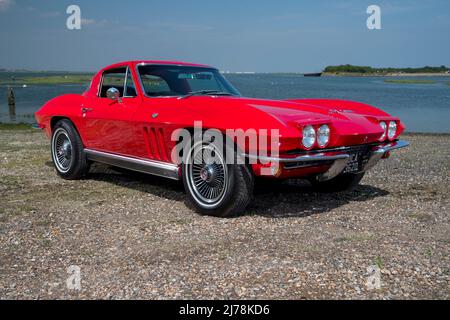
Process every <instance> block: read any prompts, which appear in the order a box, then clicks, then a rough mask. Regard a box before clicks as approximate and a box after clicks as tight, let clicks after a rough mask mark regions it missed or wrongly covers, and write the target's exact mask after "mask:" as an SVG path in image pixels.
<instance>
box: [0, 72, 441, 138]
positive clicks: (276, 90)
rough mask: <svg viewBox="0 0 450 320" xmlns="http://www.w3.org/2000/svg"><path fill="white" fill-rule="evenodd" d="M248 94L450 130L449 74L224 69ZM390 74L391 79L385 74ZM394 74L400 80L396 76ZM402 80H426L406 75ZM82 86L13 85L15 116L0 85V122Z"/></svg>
mask: <svg viewBox="0 0 450 320" xmlns="http://www.w3.org/2000/svg"><path fill="white" fill-rule="evenodd" d="M226 77H227V78H228V79H229V80H230V81H231V82H232V83H233V85H234V86H235V87H236V88H237V89H238V90H239V91H240V92H241V93H242V95H244V96H247V97H255V98H267V99H292V98H337V99H347V100H355V101H360V102H364V103H367V104H370V105H373V106H376V107H378V108H381V109H383V110H385V111H386V112H388V113H390V114H392V115H394V116H398V117H400V118H401V119H402V121H403V122H404V123H405V124H406V127H407V131H410V132H434V133H450V125H449V119H450V86H449V85H448V83H449V82H450V77H426V78H425V79H426V80H432V81H433V82H434V83H432V84H397V83H386V82H384V80H385V79H387V78H381V77H320V78H313V77H303V76H300V75H274V74H228V75H226ZM389 79H391V78H389ZM395 79H402V78H401V77H395ZM405 79H424V78H412V77H405ZM85 89H86V85H49V86H47V85H39V86H28V87H26V88H22V87H14V94H15V97H16V118H15V120H14V119H11V118H10V115H9V111H8V110H9V109H8V103H7V87H6V86H0V122H11V121H15V122H29V123H32V122H34V121H35V120H34V116H33V113H34V112H35V111H36V110H38V109H39V108H40V107H41V106H42V105H43V104H44V103H45V102H46V101H48V100H50V99H51V98H53V97H56V96H58V95H61V94H66V93H81V92H83V91H84V90H85Z"/></svg>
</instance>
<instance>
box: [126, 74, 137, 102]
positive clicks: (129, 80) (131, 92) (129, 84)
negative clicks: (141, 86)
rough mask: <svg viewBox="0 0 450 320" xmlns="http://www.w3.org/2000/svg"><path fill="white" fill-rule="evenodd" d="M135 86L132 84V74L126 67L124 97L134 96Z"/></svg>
mask: <svg viewBox="0 0 450 320" xmlns="http://www.w3.org/2000/svg"><path fill="white" fill-rule="evenodd" d="M136 96H137V94H136V87H135V85H134V81H133V76H132V74H131V70H130V68H128V69H127V79H126V81H125V93H124V97H130V98H131V97H136Z"/></svg>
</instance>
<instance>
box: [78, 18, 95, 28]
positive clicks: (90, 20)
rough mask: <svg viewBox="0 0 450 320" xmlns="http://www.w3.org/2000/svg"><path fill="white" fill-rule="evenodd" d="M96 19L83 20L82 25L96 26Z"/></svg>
mask: <svg viewBox="0 0 450 320" xmlns="http://www.w3.org/2000/svg"><path fill="white" fill-rule="evenodd" d="M95 22H96V21H95V19H81V25H84V26H88V25H90V24H95Z"/></svg>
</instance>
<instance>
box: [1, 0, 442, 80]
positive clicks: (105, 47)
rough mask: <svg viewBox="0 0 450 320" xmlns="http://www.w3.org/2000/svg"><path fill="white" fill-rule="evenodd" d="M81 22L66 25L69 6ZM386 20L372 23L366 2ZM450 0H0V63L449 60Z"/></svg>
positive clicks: (251, 67)
mask: <svg viewBox="0 0 450 320" xmlns="http://www.w3.org/2000/svg"><path fill="white" fill-rule="evenodd" d="M71 4H77V5H79V6H80V8H81V16H82V19H83V25H82V29H81V30H68V29H67V28H66V19H67V17H68V15H67V14H66V8H67V6H69V5H71ZM371 4H376V5H378V6H380V8H381V14H382V16H381V18H382V29H381V30H368V29H367V27H366V20H367V17H368V14H367V13H366V9H367V6H368V5H371ZM449 34H450V1H448V0H409V1H408V0H398V1H379V0H370V1H364V0H353V1H318V0H316V1H301V0H280V1H273V0H271V1H266V0H257V1H256V0H239V1H236V0H226V1H225V0H222V1H216V0H209V1H206V0H190V1H189V0H188V1H178V0H165V1H159V0H156V1H148V0H147V1H144V0H135V1H134V0H129V1H123V0H122V1H114V0H110V1H106V0H95V1H87V0H84V1H74V0H72V1H66V0H39V1H36V0H0V42H1V50H0V68H8V69H12V68H26V69H32V70H68V71H75V70H76V71H95V70H97V69H99V68H101V67H103V66H105V65H108V64H110V63H113V62H117V61H122V60H130V59H164V60H166V59H167V60H182V61H189V62H198V63H205V64H210V65H214V66H216V67H219V68H220V69H221V70H230V71H257V72H288V71H293V72H310V71H319V70H322V68H323V67H324V66H326V65H332V64H344V63H350V64H358V65H371V66H393V67H406V66H412V67H415V66H424V65H442V64H445V65H447V66H450V41H449Z"/></svg>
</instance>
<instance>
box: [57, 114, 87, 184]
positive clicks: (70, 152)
mask: <svg viewBox="0 0 450 320" xmlns="http://www.w3.org/2000/svg"><path fill="white" fill-rule="evenodd" d="M51 153H52V160H53V164H54V166H55V169H56V172H57V174H58V175H59V176H60V177H62V178H64V179H67V180H75V179H80V178H82V177H84V176H85V175H86V174H87V173H88V172H89V167H90V165H89V162H88V161H87V159H86V154H85V153H84V147H83V143H82V141H81V138H80V135H79V134H78V131H77V130H76V129H75V126H74V125H73V124H72V122H71V121H70V120H67V119H63V120H60V121H58V122H57V123H56V124H55V126H54V127H53V129H52V140H51Z"/></svg>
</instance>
